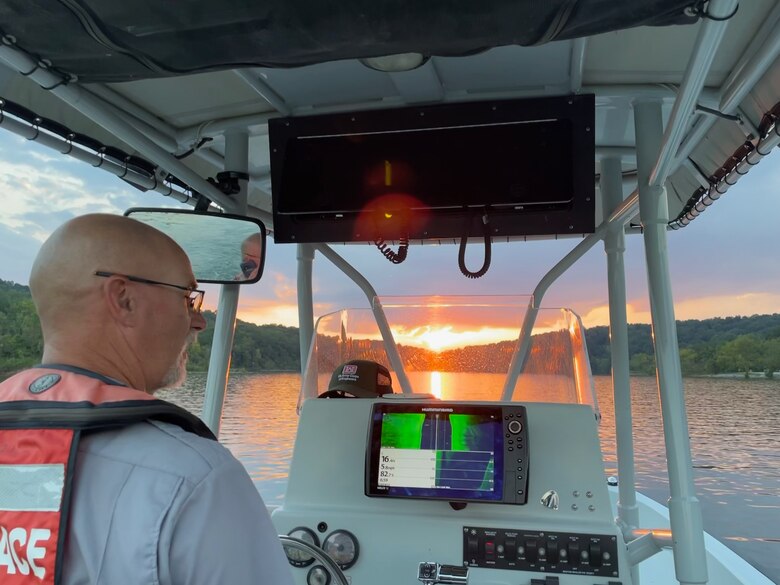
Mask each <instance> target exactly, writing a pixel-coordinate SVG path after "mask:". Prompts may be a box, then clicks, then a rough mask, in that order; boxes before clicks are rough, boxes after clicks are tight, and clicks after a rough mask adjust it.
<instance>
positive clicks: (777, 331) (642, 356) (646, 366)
mask: <svg viewBox="0 0 780 585" xmlns="http://www.w3.org/2000/svg"><path fill="white" fill-rule="evenodd" d="M585 339H586V340H587V342H588V353H589V355H590V363H591V368H592V370H593V373H594V374H609V373H610V363H611V360H610V350H609V329H608V328H607V327H593V328H591V329H588V330H587V331H586V334H585ZM677 339H678V341H679V344H680V363H681V365H682V369H683V374H685V375H688V376H696V375H711V374H720V373H724V372H748V371H753V372H767V373H768V375H771V373H772V372H776V371H778V370H780V314H774V315H753V316H751V317H718V318H715V319H705V320H702V321H697V320H690V321H678V322H677ZM628 352H629V356H630V359H631V371H632V372H635V373H638V374H652V373H653V372H655V362H654V359H653V340H652V335H651V327H650V325H644V324H641V325H629V326H628Z"/></svg>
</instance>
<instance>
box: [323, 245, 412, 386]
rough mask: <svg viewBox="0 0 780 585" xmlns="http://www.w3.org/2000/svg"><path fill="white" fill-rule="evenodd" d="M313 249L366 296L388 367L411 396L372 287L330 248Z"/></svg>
mask: <svg viewBox="0 0 780 585" xmlns="http://www.w3.org/2000/svg"><path fill="white" fill-rule="evenodd" d="M314 249H315V250H317V251H318V252H319V253H320V254H322V255H323V256H325V258H327V259H328V260H330V261H331V262H332V263H333V265H334V266H336V268H338V269H339V270H341V271H342V272H343V273H344V274H346V275H347V276H348V277H349V278H350V279H351V280H352V282H354V283H355V284H356V285H358V287H360V290H362V291H363V294H365V295H366V298H367V299H368V302H369V303H370V304H371V311H372V312H373V313H374V319H375V320H376V324H377V327H379V332H380V333H381V334H382V341H383V342H384V347H385V351H387V359H388V360H390V366H391V367H392V368H393V370H394V371H395V375H396V376H397V377H398V383H399V384H400V385H401V390H402V391H403V393H404V394H411V393H412V384H411V382H409V378H408V377H407V375H406V371H405V370H404V364H403V362H402V361H401V354H400V353H399V352H398V346H397V345H396V343H395V338H394V337H393V332H392V331H391V329H390V324H389V323H388V322H387V317H386V316H385V310H384V308H383V307H382V303H381V302H380V301H379V296H378V295H377V294H376V291H375V290H374V287H373V286H371V283H370V282H368V280H366V278H365V277H364V276H363V275H362V274H360V272H358V271H357V270H355V268H353V267H352V265H351V264H349V262H347V261H346V260H344V258H342V257H341V256H339V255H338V254H336V252H334V251H333V249H332V248H331V247H330V246H327V245H325V244H315V245H314Z"/></svg>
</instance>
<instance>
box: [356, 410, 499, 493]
mask: <svg viewBox="0 0 780 585" xmlns="http://www.w3.org/2000/svg"><path fill="white" fill-rule="evenodd" d="M431 411H433V412H435V411H440V412H447V413H448V414H466V415H479V416H493V417H494V418H495V424H496V432H495V433H494V437H493V449H494V460H493V461H494V462H493V474H494V475H493V491H491V492H487V491H481V490H459V489H444V488H401V487H389V488H385V487H380V486H379V485H378V480H379V458H380V449H381V438H382V418H383V415H384V414H385V413H393V414H394V413H414V414H420V413H423V414H424V413H427V412H431ZM502 417H503V411H502V408H501V406H493V405H484V404H483V405H479V404H468V405H464V404H449V403H444V402H435V403H429V402H426V403H414V404H408V403H406V404H393V403H383V402H379V403H376V404H374V405H373V408H372V410H371V420H370V423H369V430H368V441H367V449H366V467H365V471H366V473H365V486H366V495H367V496H370V497H385V498H404V499H424V500H441V501H447V502H489V503H500V502H503V500H504V468H505V465H504V453H505V452H504V428H503V418H502Z"/></svg>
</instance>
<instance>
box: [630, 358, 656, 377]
mask: <svg viewBox="0 0 780 585" xmlns="http://www.w3.org/2000/svg"><path fill="white" fill-rule="evenodd" d="M629 368H630V369H631V372H632V373H633V374H640V375H643V376H651V375H653V374H655V357H654V356H652V355H650V354H648V353H637V354H635V355H633V356H631V360H630V363H629Z"/></svg>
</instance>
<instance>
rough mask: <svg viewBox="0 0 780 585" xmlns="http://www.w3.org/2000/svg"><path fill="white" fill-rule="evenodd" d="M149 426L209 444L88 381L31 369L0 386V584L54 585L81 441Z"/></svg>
mask: <svg viewBox="0 0 780 585" xmlns="http://www.w3.org/2000/svg"><path fill="white" fill-rule="evenodd" d="M152 419H153V420H161V421H165V422H170V423H172V424H176V425H178V426H180V427H182V428H183V429H184V430H187V431H189V432H192V433H195V434H198V435H200V436H203V437H207V438H210V439H214V435H213V434H212V433H211V431H209V429H208V427H206V425H205V424H204V423H203V422H202V421H201V420H200V419H199V418H197V417H196V416H194V415H192V414H190V413H189V412H187V411H186V410H184V409H181V408H179V407H178V406H176V405H174V404H170V403H168V402H164V401H162V400H157V399H155V398H153V397H152V396H150V395H149V394H146V393H145V392H141V391H139V390H134V389H132V388H127V387H125V386H119V385H111V384H107V383H104V382H103V381H101V380H99V379H97V378H92V377H90V376H87V375H83V374H78V373H74V372H69V371H64V370H57V369H53V368H52V369H48V368H34V369H31V370H26V371H24V372H21V373H19V374H17V375H15V376H12V377H11V378H9V379H8V380H6V381H4V382H2V383H0V583H2V584H3V585H30V584H32V583H36V584H41V585H58V584H59V582H60V580H61V573H62V563H61V559H62V554H63V547H62V546H61V543H62V538H63V536H64V532H65V527H66V523H67V517H68V508H69V500H70V488H71V485H72V481H73V469H74V467H75V461H76V452H77V447H78V440H79V437H80V433H81V432H82V431H99V430H106V429H112V428H120V427H123V426H127V425H130V424H135V423H138V422H143V421H147V420H152Z"/></svg>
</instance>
